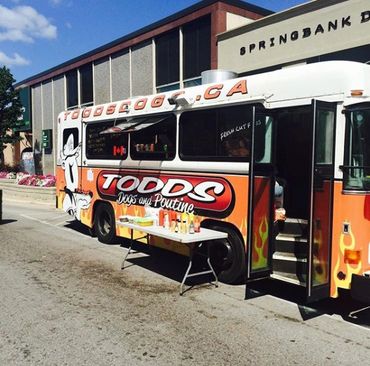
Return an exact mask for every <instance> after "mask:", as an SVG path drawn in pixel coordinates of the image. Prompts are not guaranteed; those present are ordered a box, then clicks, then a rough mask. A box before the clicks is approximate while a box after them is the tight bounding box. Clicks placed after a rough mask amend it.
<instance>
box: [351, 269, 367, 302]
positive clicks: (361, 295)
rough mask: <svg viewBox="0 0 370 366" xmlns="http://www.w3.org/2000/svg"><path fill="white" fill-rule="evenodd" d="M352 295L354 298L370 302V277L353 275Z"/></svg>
mask: <svg viewBox="0 0 370 366" xmlns="http://www.w3.org/2000/svg"><path fill="white" fill-rule="evenodd" d="M351 296H352V298H353V299H354V300H357V301H361V302H364V303H367V304H370V277H369V276H367V275H363V276H360V275H356V274H353V275H352V282H351Z"/></svg>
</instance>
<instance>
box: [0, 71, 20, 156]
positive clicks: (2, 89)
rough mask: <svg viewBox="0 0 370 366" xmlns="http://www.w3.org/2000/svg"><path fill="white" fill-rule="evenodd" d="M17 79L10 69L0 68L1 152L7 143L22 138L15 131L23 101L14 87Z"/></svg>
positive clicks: (12, 142)
mask: <svg viewBox="0 0 370 366" xmlns="http://www.w3.org/2000/svg"><path fill="white" fill-rule="evenodd" d="M14 82H15V80H14V78H13V75H12V73H11V72H10V70H9V69H8V68H7V67H6V66H3V67H1V68H0V153H1V152H2V151H3V150H4V149H5V145H6V144H14V143H16V142H17V141H19V140H20V139H21V138H20V137H19V136H18V134H16V133H14V132H13V129H14V128H15V127H16V124H17V121H18V119H19V118H20V117H21V116H22V103H21V101H20V99H19V93H18V91H17V90H15V89H14V86H13V84H14Z"/></svg>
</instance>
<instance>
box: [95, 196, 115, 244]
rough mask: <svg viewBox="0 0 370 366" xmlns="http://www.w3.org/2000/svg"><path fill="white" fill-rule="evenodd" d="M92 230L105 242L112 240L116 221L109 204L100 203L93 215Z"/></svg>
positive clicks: (108, 242)
mask: <svg viewBox="0 0 370 366" xmlns="http://www.w3.org/2000/svg"><path fill="white" fill-rule="evenodd" d="M94 232H95V234H96V236H97V237H98V240H99V241H100V242H102V243H105V244H110V243H112V242H113V240H114V238H115V236H116V222H115V216H114V211H113V208H112V206H111V205H108V204H105V203H104V204H100V205H99V206H98V207H97V208H96V211H95V215H94Z"/></svg>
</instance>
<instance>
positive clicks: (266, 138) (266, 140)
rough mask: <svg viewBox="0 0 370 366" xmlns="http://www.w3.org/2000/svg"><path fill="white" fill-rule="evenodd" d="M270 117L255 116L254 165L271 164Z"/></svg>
mask: <svg viewBox="0 0 370 366" xmlns="http://www.w3.org/2000/svg"><path fill="white" fill-rule="evenodd" d="M272 121H273V120H272V117H271V116H268V115H264V114H257V115H256V124H255V136H256V137H255V157H254V160H255V162H256V163H271V160H272Z"/></svg>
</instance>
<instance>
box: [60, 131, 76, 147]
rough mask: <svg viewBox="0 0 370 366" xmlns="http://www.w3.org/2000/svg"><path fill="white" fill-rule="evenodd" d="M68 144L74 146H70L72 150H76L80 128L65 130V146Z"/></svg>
mask: <svg viewBox="0 0 370 366" xmlns="http://www.w3.org/2000/svg"><path fill="white" fill-rule="evenodd" d="M67 142H68V143H70V144H73V146H69V148H70V150H74V149H75V148H76V147H77V145H78V128H75V127H74V128H66V129H65V130H63V146H66V145H67Z"/></svg>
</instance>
